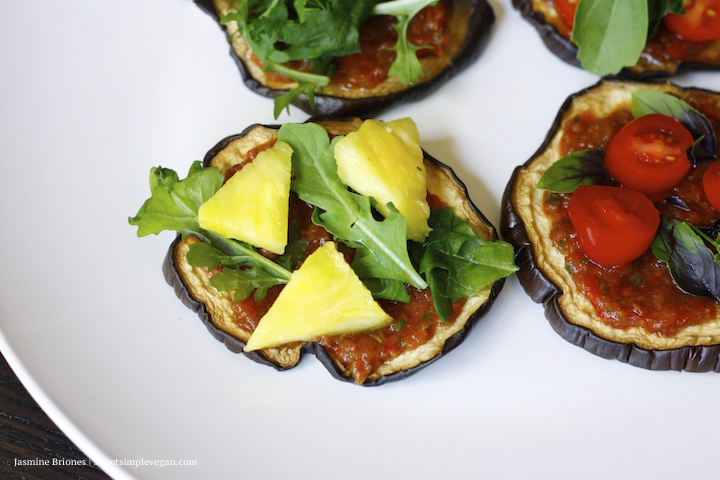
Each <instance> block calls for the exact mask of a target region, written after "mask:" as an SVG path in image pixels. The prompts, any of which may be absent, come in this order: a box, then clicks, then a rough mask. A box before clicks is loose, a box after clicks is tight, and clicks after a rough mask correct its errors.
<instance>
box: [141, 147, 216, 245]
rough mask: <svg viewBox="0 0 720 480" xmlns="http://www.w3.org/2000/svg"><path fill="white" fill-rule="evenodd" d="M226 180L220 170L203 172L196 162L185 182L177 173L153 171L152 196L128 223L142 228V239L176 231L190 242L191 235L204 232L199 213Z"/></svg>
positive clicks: (211, 169)
mask: <svg viewBox="0 0 720 480" xmlns="http://www.w3.org/2000/svg"><path fill="white" fill-rule="evenodd" d="M223 180H224V177H223V175H222V174H221V173H220V172H218V171H217V169H215V168H203V166H202V164H201V163H200V162H199V161H195V162H193V164H192V165H191V166H190V170H189V172H188V175H187V177H186V178H185V179H184V180H182V181H180V178H179V177H178V174H177V173H176V172H175V171H174V170H171V169H169V168H162V167H153V168H152V169H151V170H150V191H151V192H152V196H151V197H150V198H149V199H147V200H146V201H145V203H144V204H143V205H142V207H141V208H140V210H139V211H138V213H137V215H135V217H132V218H129V219H128V221H129V222H130V225H135V226H137V227H138V233H137V234H138V237H144V236H146V235H149V234H151V233H153V234H155V235H157V234H159V233H160V232H162V231H163V230H172V231H176V232H178V233H180V234H181V235H182V236H183V238H187V236H188V234H190V233H198V232H199V231H200V223H199V222H198V218H197V212H198V209H199V208H200V205H202V204H203V203H205V201H206V200H207V199H208V198H210V197H212V196H213V195H214V194H215V192H217V191H218V190H219V189H220V187H221V186H222V184H223Z"/></svg>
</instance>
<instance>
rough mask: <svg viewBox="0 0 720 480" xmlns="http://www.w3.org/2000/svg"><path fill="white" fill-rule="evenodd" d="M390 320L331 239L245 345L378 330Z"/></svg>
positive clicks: (257, 346)
mask: <svg viewBox="0 0 720 480" xmlns="http://www.w3.org/2000/svg"><path fill="white" fill-rule="evenodd" d="M391 321H392V317H391V316H390V315H388V314H387V313H385V312H384V311H383V309H382V308H380V305H378V303H377V302H376V301H375V300H374V299H373V297H372V294H371V293H370V291H369V290H368V289H367V288H366V287H365V285H363V283H362V282H361V281H360V279H359V278H358V277H357V275H356V274H355V272H354V271H353V270H352V269H351V268H350V265H348V264H347V262H346V261H345V257H343V255H342V253H340V252H339V251H338V250H337V248H336V246H335V243H334V242H327V243H325V244H324V245H323V246H321V247H320V248H318V249H317V250H315V252H313V253H312V254H311V255H310V256H308V257H307V259H305V262H303V264H302V265H301V266H300V268H299V269H297V270H295V271H294V272H293V274H292V277H291V278H290V281H289V282H288V284H287V285H285V288H283V290H282V291H281V292H280V295H279V296H278V298H277V299H276V300H275V303H273V305H272V307H270V310H268V312H267V313H266V314H265V316H263V317H262V319H260V322H259V323H258V326H257V328H256V329H255V331H254V332H253V333H252V335H250V338H249V339H248V342H247V345H246V346H245V349H244V350H245V351H252V350H259V349H261V348H271V347H276V346H278V345H283V344H285V343H288V342H295V341H310V340H312V339H314V338H316V337H318V336H321V335H338V334H342V333H353V332H361V331H367V330H374V329H376V328H381V327H384V326H386V325H388V324H390V322H391Z"/></svg>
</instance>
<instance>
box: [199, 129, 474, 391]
mask: <svg viewBox="0 0 720 480" xmlns="http://www.w3.org/2000/svg"><path fill="white" fill-rule="evenodd" d="M274 144H275V140H271V141H268V142H266V143H264V144H262V145H259V146H257V147H256V148H254V149H252V150H250V151H249V152H247V153H246V154H245V158H244V162H243V163H242V164H239V165H236V166H234V167H232V168H230V169H228V171H227V172H226V174H225V179H226V181H227V179H229V178H230V177H231V176H232V175H233V174H234V173H235V172H237V171H239V170H240V169H241V168H242V165H246V164H247V163H249V162H251V161H252V160H253V159H254V158H255V157H256V156H257V154H258V153H260V152H261V151H263V150H266V149H268V148H270V147H272V146H273V145H274ZM427 200H428V204H429V205H430V208H431V209H440V208H444V207H446V206H447V204H445V203H444V202H442V201H441V200H440V199H439V198H438V197H437V196H435V195H432V194H428V198H427ZM313 209H314V207H313V206H312V205H310V204H308V203H305V202H303V201H302V200H300V199H299V198H298V197H297V196H296V195H295V194H293V193H291V195H290V208H289V221H290V222H297V225H298V227H299V230H300V241H302V242H304V243H305V252H304V255H303V257H304V258H307V256H308V255H310V254H311V253H312V252H314V251H315V250H317V249H318V248H320V247H321V246H322V245H323V244H324V243H325V242H328V241H331V240H332V239H333V237H332V235H330V234H329V233H328V232H327V230H325V229H324V228H322V227H319V226H317V225H315V224H314V223H313V222H312V212H313ZM337 246H338V250H339V251H340V252H342V254H343V255H344V256H345V259H346V260H347V262H348V263H352V261H353V257H354V249H352V248H349V247H347V246H345V245H344V244H342V243H338V244H337ZM260 252H261V253H262V254H263V255H265V256H266V257H269V258H274V257H275V256H276V255H275V254H272V253H270V252H267V251H264V250H260ZM300 264H301V263H299V264H298V265H296V266H295V268H298V267H299V266H300ZM219 271H220V269H219V268H218V269H216V270H214V271H212V272H208V275H209V276H210V277H211V276H212V275H214V274H216V273H217V272H219ZM282 289H283V285H277V286H275V287H272V288H270V289H269V290H268V292H267V295H266V296H265V297H264V298H263V299H261V300H255V298H254V297H253V296H252V295H250V296H249V297H247V298H246V299H245V300H242V301H239V302H233V303H232V309H233V312H234V314H235V319H234V322H235V324H236V325H237V326H238V327H239V328H241V329H243V330H245V331H247V332H253V331H254V330H255V328H256V327H257V325H258V322H259V321H260V319H261V318H262V317H263V316H264V315H265V314H266V313H267V311H268V310H269V309H270V307H271V306H272V304H273V303H274V302H275V300H276V299H277V297H278V295H279V294H280V292H281V291H282ZM406 289H407V291H408V293H409V294H410V302H408V303H403V302H394V301H387V300H380V301H378V303H379V304H380V306H381V307H382V309H383V310H384V311H385V312H386V313H388V314H389V315H390V316H391V317H393V319H394V320H393V322H392V323H391V324H390V325H389V326H387V327H385V328H382V329H379V330H375V331H372V332H365V333H354V334H346V335H336V336H325V337H322V338H320V339H319V341H320V343H321V344H322V345H323V347H325V349H326V350H327V352H328V353H329V354H330V356H331V357H333V358H334V359H335V360H336V361H338V362H339V363H340V364H342V365H343V367H344V368H345V369H346V370H347V371H349V372H350V374H351V375H352V377H353V378H354V379H355V381H356V382H358V383H362V382H364V381H365V380H366V379H367V377H368V376H369V375H370V374H372V373H373V372H374V371H375V370H377V368H378V367H379V366H380V365H381V364H383V363H384V362H386V361H388V360H391V359H393V358H395V357H397V356H398V355H400V354H402V353H403V352H406V351H409V350H412V349H414V348H416V347H418V346H420V345H422V344H424V343H426V342H427V341H428V340H429V339H431V338H432V337H433V335H435V332H436V331H437V329H438V328H439V327H440V326H444V325H446V323H445V322H443V320H442V319H441V318H440V317H439V316H438V314H437V312H436V311H435V307H434V305H433V301H432V295H431V293H430V289H429V288H426V289H425V290H418V289H416V288H413V287H411V286H406ZM464 305H465V300H464V299H462V300H459V301H457V302H454V303H453V304H452V309H451V315H450V319H449V320H448V324H452V323H454V322H455V320H456V318H457V316H458V315H459V314H460V312H461V311H462V308H463V306H464Z"/></svg>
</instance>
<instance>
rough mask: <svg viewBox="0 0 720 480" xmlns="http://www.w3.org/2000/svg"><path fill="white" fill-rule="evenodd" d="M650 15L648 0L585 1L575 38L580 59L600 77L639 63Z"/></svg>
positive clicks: (580, 7)
mask: <svg viewBox="0 0 720 480" xmlns="http://www.w3.org/2000/svg"><path fill="white" fill-rule="evenodd" d="M648 16H649V14H648V0H581V1H580V2H579V3H578V6H577V10H576V12H575V23H574V25H573V31H572V37H571V38H572V41H573V42H575V44H576V45H577V46H578V54H577V57H578V60H580V62H581V63H582V65H583V67H584V68H585V69H586V70H587V71H589V72H591V73H594V74H596V75H600V76H605V75H611V74H616V73H618V72H619V71H620V70H622V68H623V67H629V66H633V65H635V64H636V63H637V61H638V59H639V58H640V54H641V53H642V50H643V48H645V43H646V41H647V34H648V24H649V19H648Z"/></svg>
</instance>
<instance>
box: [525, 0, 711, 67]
mask: <svg viewBox="0 0 720 480" xmlns="http://www.w3.org/2000/svg"><path fill="white" fill-rule="evenodd" d="M512 4H513V7H515V9H516V10H518V11H519V12H520V14H521V16H522V17H523V18H524V19H525V20H527V21H528V22H529V23H530V24H531V25H532V26H533V27H535V30H537V32H538V34H539V35H540V38H541V39H542V41H543V43H544V44H545V46H546V47H547V48H548V50H550V51H551V52H552V53H553V54H554V55H555V56H557V57H558V58H560V59H561V60H562V61H563V62H565V63H568V64H570V65H573V66H575V67H579V68H582V65H581V64H580V61H579V60H578V58H577V53H578V48H577V45H575V44H574V43H573V42H572V41H571V40H570V32H569V29H568V28H567V27H566V26H565V25H564V24H563V22H562V20H561V19H560V17H559V16H558V13H557V10H555V6H554V3H553V2H552V1H550V0H512ZM693 70H720V40H715V41H712V42H707V43H705V44H703V45H702V47H699V48H698V49H697V51H696V52H694V53H693V54H692V55H690V56H689V57H688V58H687V59H685V60H682V61H672V60H661V59H657V58H653V57H652V56H651V55H650V54H649V53H648V52H647V51H644V52H643V54H642V55H641V56H640V60H639V61H638V63H637V64H636V65H635V66H633V67H628V68H624V69H623V70H622V71H621V72H620V73H618V74H617V75H613V77H617V78H623V79H635V80H642V79H651V78H654V77H658V78H659V77H668V76H671V75H676V74H678V73H682V72H684V71H693Z"/></svg>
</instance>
